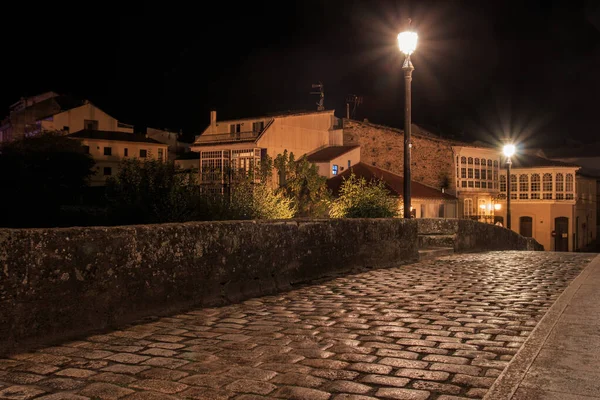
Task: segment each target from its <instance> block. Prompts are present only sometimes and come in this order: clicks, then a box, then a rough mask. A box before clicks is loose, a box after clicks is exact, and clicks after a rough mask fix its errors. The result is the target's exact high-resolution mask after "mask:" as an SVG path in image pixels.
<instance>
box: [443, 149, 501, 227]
mask: <svg viewBox="0 0 600 400" xmlns="http://www.w3.org/2000/svg"><path fill="white" fill-rule="evenodd" d="M452 150H453V158H454V163H455V167H456V168H455V169H456V171H455V174H456V188H454V193H456V195H457V196H458V198H459V200H460V205H459V212H458V216H459V217H461V218H469V219H475V220H478V221H480V222H486V223H494V222H495V221H494V215H495V214H496V211H497V210H498V209H499V206H500V203H499V201H498V194H499V181H498V179H499V171H500V164H499V163H500V157H499V154H498V150H497V149H492V148H486V147H476V146H452Z"/></svg>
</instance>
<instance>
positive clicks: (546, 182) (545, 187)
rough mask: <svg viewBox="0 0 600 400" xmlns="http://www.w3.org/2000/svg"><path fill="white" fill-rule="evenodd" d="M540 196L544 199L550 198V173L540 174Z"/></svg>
mask: <svg viewBox="0 0 600 400" xmlns="http://www.w3.org/2000/svg"><path fill="white" fill-rule="evenodd" d="M542 191H543V192H544V193H543V194H542V196H543V197H542V198H543V199H544V200H552V174H544V175H543V176H542Z"/></svg>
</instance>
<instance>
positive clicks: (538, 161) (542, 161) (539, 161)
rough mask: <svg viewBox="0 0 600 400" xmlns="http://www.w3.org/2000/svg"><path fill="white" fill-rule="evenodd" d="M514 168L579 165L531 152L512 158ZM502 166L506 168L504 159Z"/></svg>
mask: <svg viewBox="0 0 600 400" xmlns="http://www.w3.org/2000/svg"><path fill="white" fill-rule="evenodd" d="M511 161H512V166H511V167H512V168H536V167H579V165H576V164H572V163H566V162H563V161H557V160H548V159H547V158H542V157H538V156H534V155H531V154H516V155H514V156H513V157H512V158H511ZM501 165H502V168H504V169H506V163H505V162H504V160H503V161H502V163H501Z"/></svg>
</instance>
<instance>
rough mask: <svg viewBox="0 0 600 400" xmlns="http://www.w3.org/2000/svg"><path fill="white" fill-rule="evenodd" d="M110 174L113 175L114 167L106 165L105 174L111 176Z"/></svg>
mask: <svg viewBox="0 0 600 400" xmlns="http://www.w3.org/2000/svg"><path fill="white" fill-rule="evenodd" d="M109 175H112V168H111V167H104V176H109Z"/></svg>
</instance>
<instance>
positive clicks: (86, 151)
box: [83, 146, 90, 154]
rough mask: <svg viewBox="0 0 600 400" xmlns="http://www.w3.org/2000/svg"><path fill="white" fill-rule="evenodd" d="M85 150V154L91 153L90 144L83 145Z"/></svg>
mask: <svg viewBox="0 0 600 400" xmlns="http://www.w3.org/2000/svg"><path fill="white" fill-rule="evenodd" d="M83 152H84V153H85V154H90V146H83Z"/></svg>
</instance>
